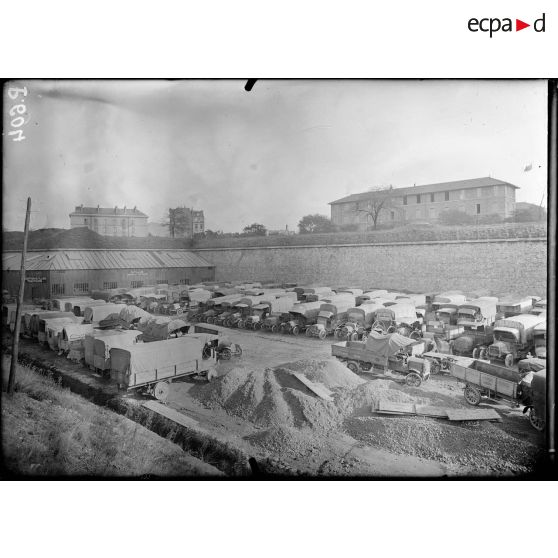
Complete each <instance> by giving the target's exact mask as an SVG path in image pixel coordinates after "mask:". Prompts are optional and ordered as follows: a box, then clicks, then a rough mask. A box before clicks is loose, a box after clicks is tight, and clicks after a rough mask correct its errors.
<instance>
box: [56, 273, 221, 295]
mask: <svg viewBox="0 0 558 558" xmlns="http://www.w3.org/2000/svg"><path fill="white" fill-rule="evenodd" d="M211 280H212V279H211V277H206V278H204V279H202V282H203V281H211ZM157 284H158V285H162V284H165V285H166V284H168V279H160V280H158V281H157ZM180 284H181V285H189V284H190V279H188V278H184V279H180ZM130 287H131V288H132V289H138V288H139V287H143V281H130ZM117 288H118V283H117V282H116V281H104V282H103V289H105V290H106V289H117ZM50 290H51V293H52V294H53V295H64V294H66V285H64V284H57V283H53V284H52V285H51V289H50ZM88 292H89V283H74V294H75V293H88Z"/></svg>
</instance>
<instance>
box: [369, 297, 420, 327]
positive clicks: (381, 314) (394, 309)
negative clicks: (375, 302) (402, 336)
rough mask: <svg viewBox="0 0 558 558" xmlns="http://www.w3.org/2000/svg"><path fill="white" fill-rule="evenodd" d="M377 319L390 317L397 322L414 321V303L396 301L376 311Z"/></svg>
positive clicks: (415, 319) (415, 318) (415, 315)
mask: <svg viewBox="0 0 558 558" xmlns="http://www.w3.org/2000/svg"><path fill="white" fill-rule="evenodd" d="M376 319H377V320H386V319H391V320H393V321H395V322H397V323H411V324H412V323H414V322H416V321H417V313H416V310H415V305H414V304H412V303H408V302H401V303H396V304H393V305H391V306H389V307H388V308H380V309H378V310H377V312H376Z"/></svg>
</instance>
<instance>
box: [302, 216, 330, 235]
mask: <svg viewBox="0 0 558 558" xmlns="http://www.w3.org/2000/svg"><path fill="white" fill-rule="evenodd" d="M298 230H299V232H300V234H311V233H328V232H333V231H335V225H334V224H333V223H332V222H331V219H330V218H329V217H326V216H325V215H320V214H319V213H315V214H313V215H305V216H304V217H303V218H302V219H301V220H300V221H299V223H298Z"/></svg>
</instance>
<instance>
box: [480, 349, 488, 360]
mask: <svg viewBox="0 0 558 558" xmlns="http://www.w3.org/2000/svg"><path fill="white" fill-rule="evenodd" d="M487 353H488V351H487V350H486V349H485V348H484V347H483V348H482V349H481V350H480V354H479V358H480V359H481V360H488V354H487Z"/></svg>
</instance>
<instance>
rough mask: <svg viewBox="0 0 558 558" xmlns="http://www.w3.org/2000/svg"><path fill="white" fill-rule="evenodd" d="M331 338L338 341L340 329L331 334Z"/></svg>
mask: <svg viewBox="0 0 558 558" xmlns="http://www.w3.org/2000/svg"><path fill="white" fill-rule="evenodd" d="M333 337H335V339H339V338H340V337H341V330H340V329H336V330H335V331H334V332H333Z"/></svg>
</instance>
